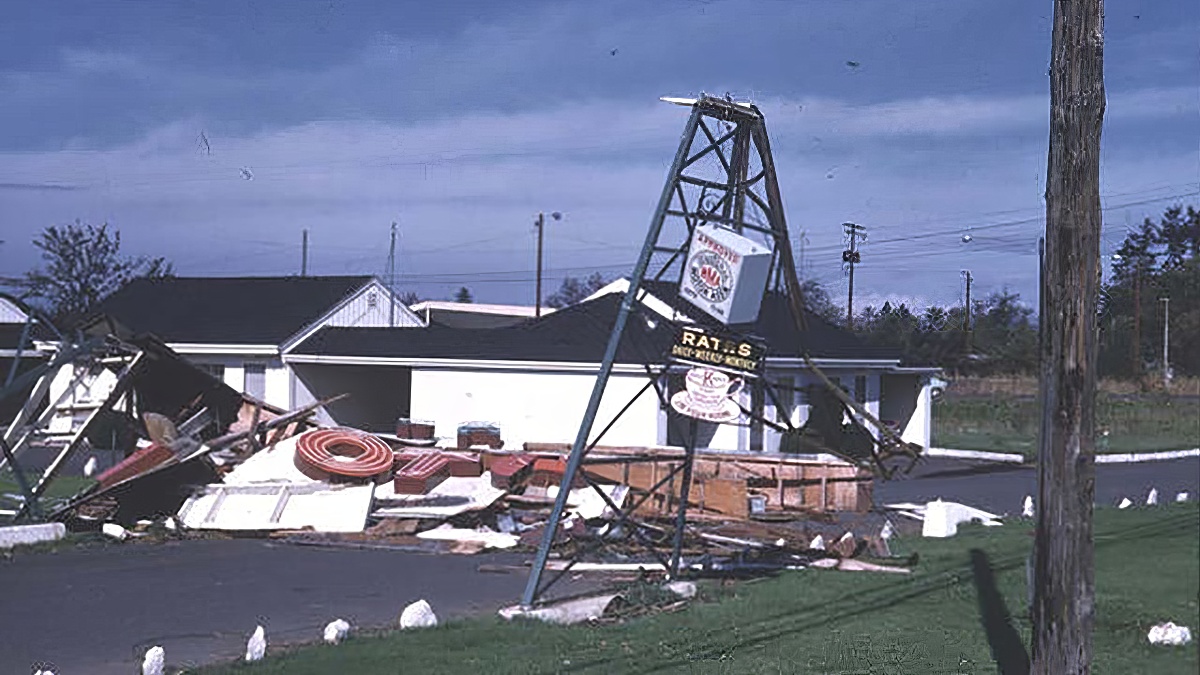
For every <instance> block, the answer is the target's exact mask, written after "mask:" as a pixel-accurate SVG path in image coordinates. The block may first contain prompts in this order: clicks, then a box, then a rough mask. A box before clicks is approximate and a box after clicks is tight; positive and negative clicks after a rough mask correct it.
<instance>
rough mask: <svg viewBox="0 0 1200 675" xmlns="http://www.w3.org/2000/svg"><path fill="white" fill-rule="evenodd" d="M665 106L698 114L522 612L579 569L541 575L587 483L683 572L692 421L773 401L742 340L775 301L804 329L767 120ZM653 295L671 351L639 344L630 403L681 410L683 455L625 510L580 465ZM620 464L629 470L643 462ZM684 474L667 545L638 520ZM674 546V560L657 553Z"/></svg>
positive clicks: (757, 353) (675, 420)
mask: <svg viewBox="0 0 1200 675" xmlns="http://www.w3.org/2000/svg"><path fill="white" fill-rule="evenodd" d="M663 100H664V101H666V102H668V103H674V104H678V105H682V106H687V107H689V108H690V109H691V115H690V116H689V117H688V120H687V124H686V126H685V127H684V132H683V136H682V138H681V139H680V142H679V148H678V150H677V151H676V153H675V159H674V161H673V163H672V164H671V169H670V172H669V174H668V176H667V180H666V184H665V185H664V186H663V190H662V194H661V195H660V197H659V200H658V205H657V208H656V209H655V211H654V215H653V217H652V218H651V220H650V227H649V230H648V232H647V233H646V239H645V243H644V244H643V246H642V250H641V254H640V255H639V256H638V259H637V262H636V264H635V265H634V268H633V272H632V274H631V275H630V278H629V287H628V289H627V290H626V292H625V294H624V297H623V299H622V301H621V304H620V307H619V310H618V313H617V315H616V319H615V321H614V323H613V324H612V326H611V333H610V335H609V339H608V343H607V347H606V349H605V352H604V357H603V360H602V362H601V364H600V369H599V372H598V374H597V375H596V380H595V384H594V386H593V388H592V394H591V397H590V399H589V400H588V404H587V408H586V410H585V412H584V416H583V420H582V422H581V424H580V426H579V432H578V434H577V435H576V437H575V442H574V444H573V446H572V447H571V453H570V456H569V458H568V460H567V466H566V469H565V472H564V476H563V481H562V484H561V485H560V488H559V491H558V494H557V496H556V499H555V503H554V508H553V510H552V511H551V514H550V519H549V521H548V524H547V527H546V530H545V532H544V536H543V538H542V542H541V545H540V547H539V548H538V552H537V557H536V559H535V560H534V563H533V568H532V570H531V572H530V576H529V580H528V582H527V585H526V588H525V592H524V595H523V597H522V605H523V606H524V607H531V606H533V605H534V604H535V603H536V602H538V601H539V600H540V599H541V598H542V597H543V593H544V592H545V591H546V590H547V589H548V588H549V587H550V586H551V585H553V583H554V582H555V581H557V580H558V579H560V578H561V577H562V576H563V575H564V574H566V573H567V571H568V570H569V569H570V565H571V564H573V561H572V563H568V564H567V565H566V566H565V569H561V570H559V571H558V574H557V576H555V577H554V578H551V579H548V580H547V579H545V578H544V577H545V573H546V571H547V562H548V560H549V556H550V551H551V548H552V547H553V545H554V543H555V539H556V537H557V535H558V534H559V530H560V527H561V524H562V519H563V515H564V512H565V510H566V506H567V498H568V493H569V492H570V490H571V487H572V486H573V485H576V484H578V482H580V481H582V482H586V483H587V484H589V485H591V486H592V487H593V488H595V489H596V491H597V492H598V493H599V494H600V496H601V497H602V498H603V499H604V501H605V502H606V504H607V505H608V508H609V509H610V510H611V511H612V512H614V513H615V514H617V523H616V524H615V526H614V529H615V528H616V527H620V526H629V531H630V532H631V534H632V535H633V536H634V538H635V539H636V540H637V541H639V542H640V543H641V544H643V545H644V546H645V547H646V549H647V550H648V551H649V552H650V553H652V554H653V555H654V557H655V558H656V559H657V560H658V561H659V562H660V564H662V565H663V566H664V567H665V568H666V569H667V570H668V571H669V572H670V574H671V575H672V576H675V575H677V574H678V573H679V569H680V558H681V544H682V537H683V531H684V524H685V519H686V509H687V505H688V498H689V495H688V490H689V485H690V483H691V473H692V459H693V456H694V452H695V447H696V436H697V424H698V423H699V422H701V421H707V422H731V421H737V420H738V419H740V418H742V417H743V416H744V415H746V414H750V413H751V412H752V411H747V410H745V409H740V406H737V405H733V406H731V405H730V400H729V398H728V396H729V395H730V394H731V393H732V391H733V390H734V386H733V383H735V382H736V383H737V386H739V387H740V386H741V385H742V384H745V383H747V382H750V381H753V382H754V385H753V386H754V387H755V391H756V392H757V395H759V396H760V397H770V398H771V399H775V400H777V395H776V393H775V391H774V390H773V388H772V385H771V383H769V382H767V381H766V380H765V378H761V377H760V375H761V366H762V363H763V361H764V358H765V354H766V351H765V349H766V348H765V346H764V345H763V344H762V342H761V340H759V339H757V338H756V337H755V336H753V335H749V334H747V331H749V330H753V326H754V324H755V323H756V322H757V320H758V314H759V309H760V306H761V305H762V302H763V299H764V297H765V296H766V295H767V294H768V293H774V294H776V295H781V296H784V297H785V298H786V302H787V307H788V311H789V313H790V314H791V316H792V319H793V321H794V323H795V327H796V328H797V331H798V332H802V331H803V330H804V328H805V326H804V312H803V302H802V296H801V290H800V284H799V280H798V279H797V276H796V271H795V262H794V260H793V257H792V248H791V242H790V239H789V236H788V230H787V224H786V222H785V219H784V212H783V203H782V200H781V198H780V190H779V183H778V181H777V179H776V175H775V165H774V160H773V158H772V155H771V147H770V143H769V141H768V138H767V130H766V125H765V122H764V119H763V115H762V113H761V112H760V111H759V110H758V108H757V107H755V106H754V105H753V104H750V103H742V102H735V101H733V100H731V99H730V98H729V97H728V96H726V97H725V98H717V97H712V96H706V95H701V97H700V98H699V99H675V98H664V99H663ZM647 287H653V288H654V289H655V293H656V294H662V293H663V292H664V291H663V289H664V288H669V289H670V291H669V292H670V294H671V295H672V297H671V298H669V299H668V300H669V304H671V305H672V306H673V307H674V308H675V315H674V318H673V319H672V320H670V323H672V324H674V327H675V329H676V335H677V336H678V337H677V339H676V340H675V342H674V344H673V345H672V347H671V349H670V351H669V352H668V353H661V351H660V353H652V351H651V350H648V349H646V348H645V345H644V344H643V345H640V347H641V352H640V354H641V357H642V359H641V360H642V361H643V364H644V366H645V372H646V376H647V380H648V381H647V382H646V385H645V386H644V387H643V388H642V389H641V391H639V392H638V394H636V395H635V396H634V400H636V399H637V398H638V397H640V396H641V395H642V394H644V393H646V392H647V391H649V390H650V389H651V388H653V389H654V391H655V393H656V394H657V396H658V399H659V402H660V405H661V406H662V407H664V408H666V407H668V406H670V407H672V408H674V409H675V411H676V412H677V413H679V416H677V417H671V416H668V420H670V422H671V423H672V424H674V425H675V429H674V431H675V432H676V433H677V434H678V436H677V437H679V438H682V439H684V443H683V444H684V446H685V447H684V452H683V453H682V455H681V456H680V458H679V461H678V462H677V463H676V464H675V466H674V468H673V469H672V470H671V471H668V472H667V475H666V476H664V477H662V479H661V480H660V481H658V483H657V484H656V485H654V486H653V487H652V488H651V489H650V490H649V491H648V494H646V495H644V496H642V498H641V500H640V501H636V502H635V503H634V504H633V505H632V506H629V507H626V508H624V509H622V508H621V507H618V505H617V504H615V503H614V502H613V500H612V499H611V498H610V497H609V496H608V495H607V494H606V493H605V492H603V491H602V490H600V489H599V486H598V484H597V483H596V482H594V481H593V479H592V478H591V477H590V476H589V475H588V472H586V471H582V468H583V467H584V466H585V465H590V464H598V463H604V462H605V461H611V460H605V459H604V458H601V457H589V452H590V451H591V450H592V449H593V448H594V447H596V445H597V444H598V442H599V441H600V440H601V439H602V438H603V436H604V434H605V433H606V432H607V431H608V430H609V429H611V428H612V427H613V425H614V424H615V423H616V422H617V420H618V419H619V418H620V417H621V415H622V414H623V413H624V412H625V411H626V410H628V409H629V407H631V406H632V404H633V402H634V401H633V400H631V401H630V402H629V403H628V404H626V405H625V407H624V408H622V409H621V411H620V412H618V413H617V415H616V416H615V417H614V418H613V419H612V420H611V421H610V422H608V424H607V425H606V426H605V427H603V428H602V429H601V430H600V432H599V433H598V434H596V435H595V436H593V435H592V431H593V426H594V424H595V422H596V418H597V414H598V412H599V410H600V407H601V405H600V404H601V400H602V399H603V397H604V392H605V387H606V385H607V384H608V381H609V378H610V376H611V375H612V372H613V366H614V363H615V361H616V359H617V355H618V350H619V349H621V350H624V352H623V353H629V350H631V349H632V350H634V351H636V350H637V349H638V348H639V345H638V344H636V343H637V342H638V340H636V339H635V338H636V337H637V336H636V334H635V331H632V330H627V326H628V325H629V323H630V320H631V319H634V320H635V321H637V322H641V323H642V324H643V325H650V326H654V325H657V324H658V323H659V322H663V321H664V320H666V319H665V318H664V315H663V314H662V312H661V307H660V308H659V311H655V310H654V309H652V308H650V307H649V306H648V304H647V302H646V301H647ZM679 307H685V308H686V313H685V314H686V316H683V317H681V316H680V314H681V313H680V312H679V311H678V308H679ZM634 325H635V326H636V325H637V324H634ZM801 350H802V351H803V346H802V345H801ZM804 359H805V361H806V363H807V364H808V367H809V368H810V369H811V370H812V371H813V372H814V373H816V374H817V376H818V378H819V379H820V380H821V381H823V382H824V383H825V385H826V386H827V387H828V388H830V390H831V391H832V392H833V393H834V395H836V396H837V397H838V398H839V399H840V400H842V402H843V403H845V404H846V405H848V406H850V407H851V408H853V409H855V411H856V412H858V413H859V414H860V415H864V416H865V418H866V419H867V420H868V421H869V422H870V423H872V424H873V425H875V426H876V427H878V428H880V429H881V433H883V434H886V433H888V432H887V430H886V428H884V427H883V425H881V424H879V422H878V420H876V419H875V418H874V417H872V416H871V415H870V413H869V412H867V411H866V409H865V408H863V407H862V406H860V405H858V404H857V403H856V402H854V401H853V400H851V399H850V398H849V397H848V396H846V395H845V394H844V393H843V392H842V390H841V389H840V388H838V387H836V386H835V385H833V384H832V382H830V381H829V380H828V379H827V378H825V377H824V375H823V374H821V373H820V371H819V370H818V369H816V367H815V366H814V365H813V364H812V362H811V359H809V358H808V356H807V353H805V356H804ZM689 367H690V368H691V369H692V370H691V371H689V372H688V374H687V377H686V378H684V381H685V383H686V390H681V391H679V392H676V393H674V394H671V393H669V392H668V391H667V374H668V372H673V373H678V372H679V371H680V370H681V369H682V370H686V369H687V368H689ZM684 420H686V421H684ZM757 421H759V422H760V423H761V422H764V421H765V420H761V419H759V420H757ZM768 423H770V422H769V421H768ZM770 424H773V425H774V424H775V423H770ZM785 425H786V426H785V427H783V428H782V429H781V430H783V431H788V430H792V427H791V423H790V421H786V420H785ZM680 426H684V427H688V428H686V429H680V428H679V427H680ZM897 441H898V439H897ZM597 454H600V453H597ZM621 461H622V462H625V463H628V462H632V461H636V458H624V459H622V460H621ZM659 461H661V458H659ZM677 478H678V479H681V482H680V483H679V484H678V486H677V487H672V488H671V490H672V492H674V491H676V490H677V491H678V495H679V496H678V502H677V504H678V505H677V508H678V512H677V515H676V519H675V531H674V532H673V533H670V534H673V536H671V537H664V536H663V534H664V533H663V529H662V528H649V529H643V527H642V526H640V525H639V524H637V523H633V522H632V521H631V514H632V513H633V512H634V511H636V510H637V509H638V508H639V506H640V505H641V504H642V503H643V502H644V501H645V500H646V498H648V497H649V496H650V495H651V494H653V493H654V492H655V491H656V490H658V489H660V488H662V487H663V486H664V485H667V484H668V482H672V484H673V485H674V483H673V482H674V481H675V480H677ZM602 541H603V540H602V538H601V542H602ZM668 541H669V542H670V544H671V554H670V556H669V558H668V557H667V556H665V555H663V553H662V550H661V549H662V548H665V547H666V545H667V543H668ZM602 545H603V544H602V543H598V544H596V546H602ZM576 559H578V554H577V557H576Z"/></svg>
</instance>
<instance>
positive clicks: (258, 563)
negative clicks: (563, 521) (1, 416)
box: [0, 539, 525, 675]
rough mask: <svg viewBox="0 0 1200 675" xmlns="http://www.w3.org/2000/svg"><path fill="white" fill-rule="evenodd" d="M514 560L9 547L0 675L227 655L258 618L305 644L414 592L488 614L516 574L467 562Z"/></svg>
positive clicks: (261, 543) (504, 600)
mask: <svg viewBox="0 0 1200 675" xmlns="http://www.w3.org/2000/svg"><path fill="white" fill-rule="evenodd" d="M524 559H525V556H513V555H475V556H460V555H443V556H434V555H427V554H421V553H408V552H398V551H374V550H348V549H330V548H310V547H303V546H295V545H290V544H276V543H272V542H269V541H265V540H245V539H242V540H208V541H199V540H194V541H182V542H172V543H168V544H140V543H139V544H126V545H117V546H108V547H104V548H95V549H82V548H73V549H63V550H59V551H57V552H55V553H36V554H34V553H30V554H20V553H18V554H17V555H15V556H13V558H12V559H11V560H6V561H2V562H0V599H2V601H0V626H3V627H2V628H0V673H29V672H32V671H31V670H30V666H31V664H34V663H39V662H47V663H51V664H53V665H54V666H55V667H54V668H53V670H54V672H56V673H88V674H89V675H110V674H111V675H127V674H128V673H131V672H137V668H138V667H139V666H140V664H141V659H142V655H143V654H144V652H145V650H146V649H148V648H149V647H151V646H153V645H156V644H157V645H162V646H163V647H164V648H165V650H166V655H167V662H168V664H176V665H180V666H186V665H194V664H197V663H206V662H212V661H214V660H223V659H237V658H239V657H240V655H242V654H244V653H245V644H246V639H247V638H248V637H249V635H250V633H251V632H252V631H253V630H254V626H255V625H256V624H258V623H261V624H262V625H263V626H264V627H265V628H266V631H267V639H268V643H272V642H279V641H283V642H302V641H312V640H316V639H320V636H321V631H322V630H323V629H324V627H325V625H326V624H327V623H329V622H330V621H331V620H333V619H335V618H339V617H340V618H344V619H346V620H347V621H349V622H350V623H351V624H352V625H355V626H380V625H384V624H387V623H390V622H394V621H396V619H397V618H398V617H399V615H400V611H401V610H402V609H403V608H404V607H405V605H407V604H408V603H410V602H413V601H415V600H418V599H420V598H425V599H426V600H428V601H429V603H430V604H431V605H432V606H433V609H434V612H435V613H436V614H437V615H438V618H439V619H441V620H445V619H452V618H455V617H462V616H465V615H470V614H477V613H492V612H495V611H496V610H497V609H499V608H500V607H503V606H505V605H507V604H511V603H513V602H514V601H515V600H517V599H518V598H519V597H520V594H521V591H522V590H523V589H524V584H525V575H524V574H521V573H515V574H495V573H480V572H478V571H476V570H477V566H478V565H480V564H481V563H495V564H505V565H511V564H518V563H520V562H522V561H523V560H524Z"/></svg>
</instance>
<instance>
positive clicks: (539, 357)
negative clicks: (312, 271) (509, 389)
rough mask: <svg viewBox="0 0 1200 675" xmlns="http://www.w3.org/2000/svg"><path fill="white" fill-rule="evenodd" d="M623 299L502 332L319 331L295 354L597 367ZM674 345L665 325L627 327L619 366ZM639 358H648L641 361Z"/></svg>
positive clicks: (633, 323)
mask: <svg viewBox="0 0 1200 675" xmlns="http://www.w3.org/2000/svg"><path fill="white" fill-rule="evenodd" d="M620 302H621V298H620V296H618V295H609V296H605V297H602V298H597V299H596V300H593V301H590V302H587V303H582V304H579V305H575V306H573V307H568V308H567V309H563V310H559V311H557V312H554V313H553V314H549V315H546V316H543V317H541V318H540V319H533V320H530V321H526V322H524V323H521V324H519V325H516V326H509V327H504V328H485V329H479V328H449V327H446V326H438V325H432V326H429V327H428V328H425V329H419V330H413V329H409V330H403V329H391V328H333V327H327V328H322V329H321V330H320V331H318V332H317V333H316V334H315V335H314V336H312V337H311V338H309V339H308V340H305V341H304V342H303V343H301V344H300V345H299V346H297V347H296V348H295V349H293V350H292V353H293V354H305V355H337V356H358V357H377V358H389V357H390V358H411V359H471V360H484V361H556V362H583V363H596V362H599V361H600V360H601V358H602V357H603V355H604V348H605V346H606V345H607V344H608V336H609V331H610V330H611V328H612V323H613V320H614V319H615V318H616V313H617V309H618V307H619V305H620ZM671 339H672V332H671V330H670V327H669V326H667V325H666V324H665V322H663V323H660V324H657V325H656V327H655V328H654V329H652V328H650V327H649V326H648V325H646V324H645V323H644V322H637V321H630V322H629V329H628V330H627V331H626V334H625V337H624V339H623V340H622V343H621V347H620V349H619V350H618V353H617V360H618V361H619V362H622V363H641V362H643V361H644V360H646V359H647V358H650V359H654V358H655V355H658V354H661V353H662V352H663V351H664V350H665V349H666V348H667V347H668V346H669V345H670V342H671ZM643 354H646V355H649V356H645V355H643Z"/></svg>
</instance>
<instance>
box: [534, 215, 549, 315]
mask: <svg viewBox="0 0 1200 675" xmlns="http://www.w3.org/2000/svg"><path fill="white" fill-rule="evenodd" d="M545 227H546V214H544V213H538V219H537V231H538V243H537V288H536V289H535V290H534V292H533V293H534V296H535V297H534V300H533V307H534V309H533V315H534V316H535V317H541V315H542V231H543V230H544V229H545Z"/></svg>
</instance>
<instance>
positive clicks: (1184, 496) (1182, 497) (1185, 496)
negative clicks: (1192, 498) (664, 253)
mask: <svg viewBox="0 0 1200 675" xmlns="http://www.w3.org/2000/svg"><path fill="white" fill-rule="evenodd" d="M1187 500H1188V493H1186V492H1180V493H1179V494H1177V495H1175V501H1176V502H1186V501H1187Z"/></svg>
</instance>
